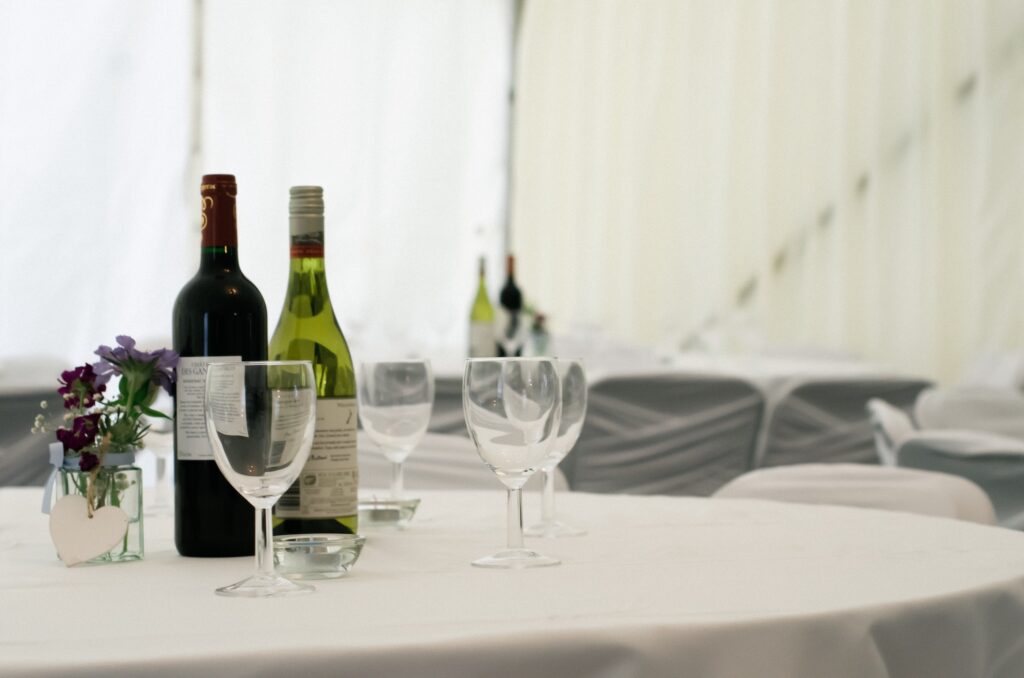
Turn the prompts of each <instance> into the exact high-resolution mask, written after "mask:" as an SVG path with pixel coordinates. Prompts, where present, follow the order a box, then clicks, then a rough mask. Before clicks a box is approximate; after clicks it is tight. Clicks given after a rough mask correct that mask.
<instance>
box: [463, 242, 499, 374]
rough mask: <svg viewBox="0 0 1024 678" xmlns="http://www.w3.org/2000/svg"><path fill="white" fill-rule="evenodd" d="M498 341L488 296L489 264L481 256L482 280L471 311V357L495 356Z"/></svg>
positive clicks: (492, 310) (492, 308)
mask: <svg viewBox="0 0 1024 678" xmlns="http://www.w3.org/2000/svg"><path fill="white" fill-rule="evenodd" d="M496 347H497V343H496V341H495V331H494V307H493V306H491V300H490V299H489V298H488V296H487V264H486V260H485V259H484V258H483V257H480V281H479V283H478V284H477V288H476V298H474V299H473V307H472V308H471V309H470V311H469V357H470V358H493V357H494V355H495V353H496Z"/></svg>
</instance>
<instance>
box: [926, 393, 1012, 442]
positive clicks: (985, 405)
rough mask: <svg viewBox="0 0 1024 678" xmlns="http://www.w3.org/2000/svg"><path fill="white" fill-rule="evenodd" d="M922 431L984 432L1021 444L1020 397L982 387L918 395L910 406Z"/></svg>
mask: <svg viewBox="0 0 1024 678" xmlns="http://www.w3.org/2000/svg"><path fill="white" fill-rule="evenodd" d="M914 418H915V419H916V420H917V425H918V426H919V427H920V428H922V429H961V430H963V429H966V430H970V431H987V432H988V433H998V434H1000V435H1004V436H1010V437H1013V438H1017V439H1020V440H1024V394H1022V393H1021V392H1020V391H1016V390H1014V389H1008V388H987V387H982V386H973V387H960V388H947V389H938V388H930V389H927V390H925V391H922V392H921V394H920V395H919V396H918V398H917V402H916V403H915V404H914Z"/></svg>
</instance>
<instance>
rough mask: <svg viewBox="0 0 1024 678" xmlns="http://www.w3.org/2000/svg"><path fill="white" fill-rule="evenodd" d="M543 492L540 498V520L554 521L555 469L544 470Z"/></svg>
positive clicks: (545, 521)
mask: <svg viewBox="0 0 1024 678" xmlns="http://www.w3.org/2000/svg"><path fill="white" fill-rule="evenodd" d="M543 473H544V493H543V495H542V498H541V509H540V511H541V521H542V522H544V523H553V522H555V470H554V469H551V470H550V471H544V472H543Z"/></svg>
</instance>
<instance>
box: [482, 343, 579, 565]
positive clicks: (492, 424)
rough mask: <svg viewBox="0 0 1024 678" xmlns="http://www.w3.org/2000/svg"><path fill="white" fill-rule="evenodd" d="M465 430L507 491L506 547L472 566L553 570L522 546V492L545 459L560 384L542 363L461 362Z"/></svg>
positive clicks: (548, 362)
mask: <svg viewBox="0 0 1024 678" xmlns="http://www.w3.org/2000/svg"><path fill="white" fill-rule="evenodd" d="M462 405H463V412H464V414H465V417H466V428H467V429H468V430H469V434H470V437H471V438H472V440H473V443H474V444H475V445H476V449H477V452H478V454H479V455H480V458H481V459H482V460H483V462H484V463H485V464H486V465H487V466H488V468H490V469H491V471H493V472H494V474H495V475H496V476H497V477H498V480H499V481H501V483H502V484H503V485H504V486H505V487H506V489H507V490H508V546H507V549H506V550H505V551H501V552H499V553H496V554H494V555H492V556H487V557H484V558H480V559H478V560H475V561H473V565H476V566H478V567H502V568H522V567H536V566H543V565H557V564H558V561H557V560H555V559H554V558H548V557H546V556H542V555H540V554H538V553H536V552H535V551H531V550H529V549H526V548H524V547H523V532H522V530H523V516H522V487H523V485H524V484H526V481H527V480H529V478H530V476H531V475H533V473H534V472H536V471H537V469H539V468H540V467H541V465H542V464H543V463H544V461H545V459H547V457H548V455H549V454H550V451H551V445H552V444H553V443H554V440H555V437H556V435H557V432H558V422H559V419H560V416H561V408H562V402H561V384H560V381H559V378H558V372H557V370H556V368H555V364H554V363H553V362H552V361H551V360H549V359H545V358H478V359H471V360H468V361H466V368H465V372H464V375H463V390H462Z"/></svg>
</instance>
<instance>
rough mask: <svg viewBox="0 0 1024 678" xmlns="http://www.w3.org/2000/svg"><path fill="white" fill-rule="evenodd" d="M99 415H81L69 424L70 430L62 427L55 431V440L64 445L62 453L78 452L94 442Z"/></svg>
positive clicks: (97, 431) (97, 430)
mask: <svg viewBox="0 0 1024 678" xmlns="http://www.w3.org/2000/svg"><path fill="white" fill-rule="evenodd" d="M99 424H100V415H99V413H96V414H83V415H81V416H78V417H75V420H74V421H73V422H72V423H71V429H66V428H64V427H63V426H62V427H60V428H59V429H57V440H59V441H60V442H62V443H64V453H65V454H67V453H68V452H70V451H74V452H78V451H79V450H81V449H82V448H84V447H89V446H90V445H92V444H93V442H95V441H96V434H97V433H99Z"/></svg>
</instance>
